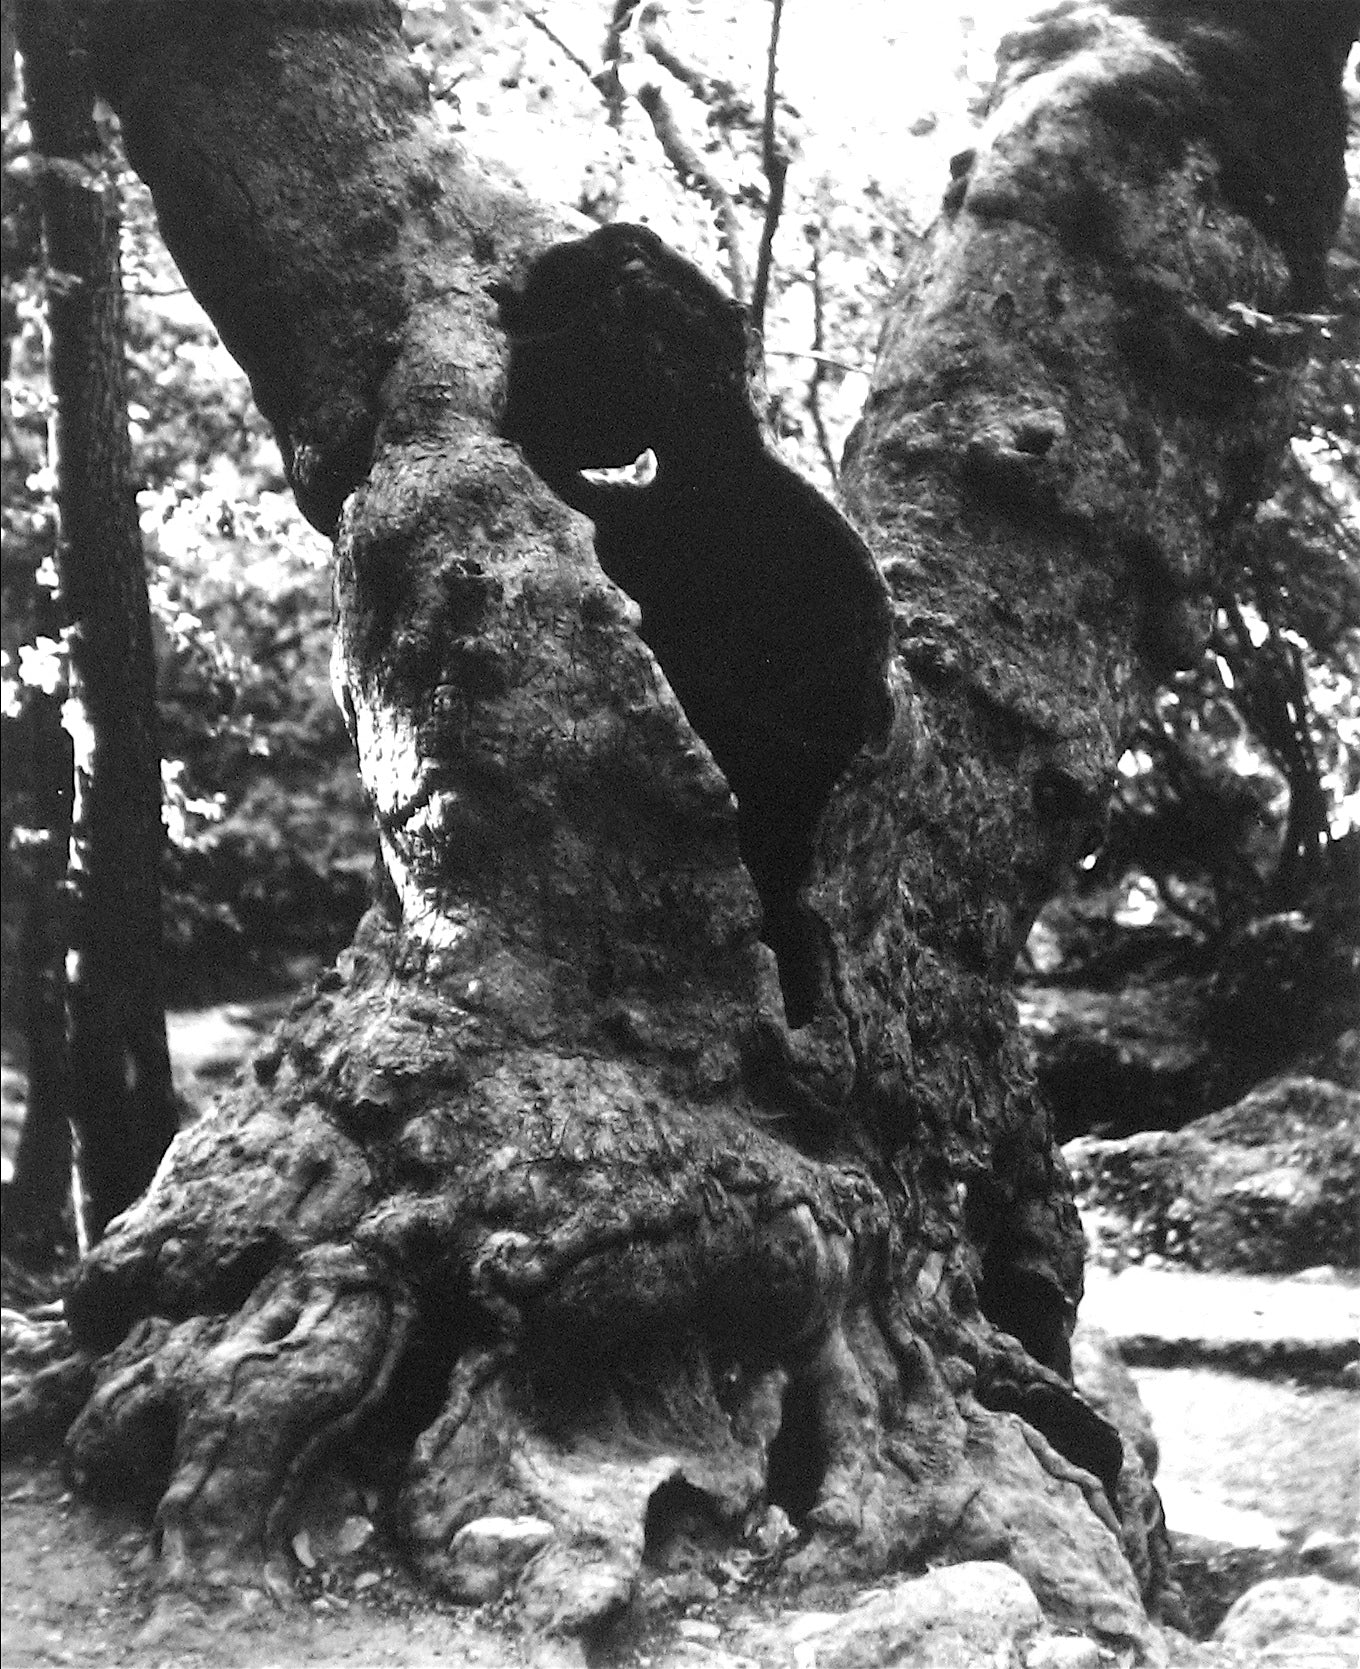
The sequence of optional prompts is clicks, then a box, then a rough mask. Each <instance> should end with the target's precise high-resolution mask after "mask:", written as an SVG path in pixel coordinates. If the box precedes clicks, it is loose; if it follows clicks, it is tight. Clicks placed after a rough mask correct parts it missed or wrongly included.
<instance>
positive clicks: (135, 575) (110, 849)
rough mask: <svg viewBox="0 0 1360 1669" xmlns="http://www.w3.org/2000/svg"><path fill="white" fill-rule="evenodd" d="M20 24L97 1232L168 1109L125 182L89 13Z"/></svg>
mask: <svg viewBox="0 0 1360 1669" xmlns="http://www.w3.org/2000/svg"><path fill="white" fill-rule="evenodd" d="M18 41H19V49H20V52H21V54H22V58H23V66H24V88H25V96H26V101H27V111H28V118H29V123H30V126H31V129H32V133H33V140H34V146H35V149H36V152H37V154H38V157H39V161H40V194H41V201H42V215H43V241H44V250H45V255H46V264H47V326H48V342H49V369H50V375H51V383H52V393H53V399H54V406H55V418H54V423H53V454H54V463H55V466H56V474H57V483H58V484H57V499H58V507H59V513H60V526H59V533H58V540H57V552H56V555H57V567H58V573H59V576H60V591H61V598H62V601H63V603H64V608H65V616H66V621H67V623H68V625H69V628H70V630H69V643H70V672H71V698H72V699H71V703H70V704H69V705H68V714H69V715H70V722H71V727H72V728H73V729H74V730H75V732H76V739H77V747H76V758H75V796H74V807H73V818H72V821H71V840H70V870H71V873H70V877H69V881H70V887H69V894H70V897H69V908H68V910H67V911H66V912H65V917H64V920H65V926H66V928H67V930H68V933H69V955H68V956H67V957H66V958H65V963H66V967H65V974H66V982H65V987H66V988H65V1010H66V1050H67V1058H66V1066H65V1083H66V1087H67V1090H68V1092H69V1102H68V1105H67V1108H66V1114H67V1116H68V1117H69V1120H70V1124H71V1127H72V1129H73V1130H74V1132H75V1136H76V1163H77V1175H78V1177H79V1180H80V1184H81V1196H82V1197H81V1200H80V1212H81V1218H82V1227H83V1230H84V1232H85V1234H86V1235H87V1237H89V1238H94V1237H96V1236H98V1235H99V1234H100V1233H101V1232H102V1231H103V1229H104V1227H105V1225H106V1224H107V1223H108V1222H109V1220H110V1219H111V1218H112V1217H113V1216H114V1215H115V1214H116V1213H118V1212H119V1211H121V1210H123V1208H124V1207H125V1206H127V1205H129V1204H131V1202H132V1201H133V1200H134V1199H136V1197H137V1196H138V1194H140V1193H141V1192H142V1190H143V1189H144V1188H145V1187H146V1185H147V1183H148V1182H149V1181H150V1180H151V1177H152V1174H153V1173H154V1171H155V1169H156V1166H157V1164H158V1163H159V1161H160V1158H161V1156H162V1154H163V1153H164V1152H165V1149H166V1147H167V1146H168V1145H169V1142H170V1139H171V1137H172V1136H173V1135H174V1132H175V1126H176V1117H175V1105H174V1097H173V1093H172V1085H171V1077H170V1058H169V1050H168V1048H167V1044H166V1032H165V1005H164V994H163V990H162V982H161V900H160V863H161V854H162V849H163V845H164V829H163V825H162V822H161V781H160V748H159V741H158V734H157V716H156V685H155V663H154V657H153V651H152V644H151V621H150V611H149V606H148V601H147V587H146V572H145V566H144V560H143V552H142V541H141V529H140V525H139V522H138V515H137V502H136V485H135V479H134V475H133V467H132V451H131V443H130V440H129V436H128V419H127V392H126V378H125V370H124V359H123V354H124V334H123V291H122V281H121V273H120V265H119V222H120V217H119V210H118V194H117V188H116V185H115V183H114V181H113V180H112V178H111V177H110V174H109V172H108V169H107V165H106V160H107V159H106V157H105V155H104V151H103V147H102V144H101V140H100V135H99V132H98V129H97V127H96V125H95V120H94V106H95V88H94V82H93V79H92V74H91V64H90V57H89V51H88V44H87V39H86V29H85V25H84V22H83V21H82V20H81V19H80V18H79V17H78V16H77V12H76V9H75V8H74V7H67V6H65V5H63V4H59V3H58V4H53V3H51V0H21V3H20V5H19V7H18ZM54 834H55V836H56V838H58V839H59V838H60V829H57V830H55V831H54ZM52 960H53V958H52V956H51V955H50V954H49V955H47V956H46V957H45V958H44V959H43V966H44V974H43V979H44V981H45V987H44V989H45V991H46V995H45V997H44V999H43V1001H42V1002H41V1003H39V1004H38V1005H37V1006H36V1009H35V1012H37V1013H40V1014H41V1016H42V1017H43V1024H44V1026H45V1027H46V1028H47V1030H50V1029H51V1028H50V1020H51V1009H52V1002H51V992H50V991H48V990H46V987H48V986H50V985H51V984H52V983H53V981H54V979H55V978H56V977H57V976H56V974H55V971H54V969H53V968H52V966H51V965H50V964H51V963H52ZM49 1145H50V1144H49ZM24 1174H25V1173H24V1172H23V1170H22V1169H21V1170H20V1172H19V1178H18V1180H19V1181H20V1182H22V1181H23V1180H24Z"/></svg>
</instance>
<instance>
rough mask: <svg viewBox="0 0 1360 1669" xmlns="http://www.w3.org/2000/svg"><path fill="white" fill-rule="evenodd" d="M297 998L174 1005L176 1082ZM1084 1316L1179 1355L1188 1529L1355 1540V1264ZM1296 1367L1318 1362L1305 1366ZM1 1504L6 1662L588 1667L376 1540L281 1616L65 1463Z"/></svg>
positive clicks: (241, 1047)
mask: <svg viewBox="0 0 1360 1669" xmlns="http://www.w3.org/2000/svg"><path fill="white" fill-rule="evenodd" d="M287 1001H288V998H287V997H286V996H283V995H269V996H266V997H263V998H260V997H256V998H252V999H249V1000H241V1001H238V1002H229V1003H225V1004H218V1005H216V1006H214V1007H212V1008H205V1009H200V1010H196V1011H193V1012H188V1013H180V1014H176V1015H173V1016H172V1017H171V1022H170V1034H171V1047H172V1053H173V1054H174V1058H175V1066H176V1076H177V1082H178V1083H179V1084H180V1086H181V1088H182V1089H184V1090H185V1091H186V1092H187V1093H188V1094H189V1096H190V1098H191V1099H192V1100H193V1101H195V1102H201V1101H202V1100H203V1099H205V1098H206V1096H207V1095H209V1094H210V1093H211V1092H212V1090H213V1088H214V1087H216V1086H219V1085H220V1084H221V1083H222V1082H223V1081H224V1080H225V1079H226V1078H228V1077H230V1076H231V1074H232V1073H233V1072H234V1071H235V1070H236V1067H237V1066H238V1065H239V1064H240V1062H241V1060H242V1058H243V1057H244V1056H245V1055H247V1054H248V1053H249V1052H250V1051H251V1049H252V1048H253V1047H254V1046H255V1044H256V1043H257V1042H258V1041H259V1039H260V1036H261V1033H262V1032H263V1031H265V1030H267V1029H268V1028H269V1027H271V1026H272V1025H273V1023H274V1021H275V1020H276V1019H277V1018H278V1016H279V1014H280V1013H281V1012H282V1010H283V1008H284V1007H286V1005H287ZM9 1041H10V1040H9V1039H8V1038H6V1039H5V1043H6V1045H8V1043H9ZM4 1080H5V1081H4V1103H5V1106H4V1113H5V1118H4V1150H5V1158H6V1161H8V1160H9V1158H10V1156H11V1155H12V1152H13V1137H14V1133H15V1129H16V1119H17V1113H18V1109H19V1108H20V1107H21V1105H22V1090H23V1077H22V1063H21V1062H17V1061H16V1060H15V1059H14V1058H13V1057H12V1055H11V1051H10V1049H9V1048H8V1047H6V1048H5V1050H4ZM1084 1315H1085V1316H1086V1318H1087V1319H1088V1320H1090V1321H1091V1322H1093V1323H1094V1324H1095V1325H1096V1326H1099V1327H1101V1328H1103V1329H1104V1330H1105V1331H1107V1332H1109V1333H1111V1334H1112V1335H1113V1336H1115V1337H1116V1338H1120V1339H1123V1340H1124V1341H1125V1343H1126V1348H1127V1349H1128V1351H1129V1354H1130V1355H1131V1357H1132V1359H1133V1360H1134V1361H1135V1362H1137V1361H1139V1360H1142V1361H1145V1362H1146V1361H1149V1360H1151V1361H1156V1362H1158V1363H1160V1364H1166V1363H1168V1362H1170V1363H1172V1364H1175V1365H1158V1366H1135V1368H1134V1373H1135V1377H1136V1379H1137V1380H1138V1383H1139V1388H1140V1390H1141V1393H1142V1396H1143V1399H1144V1402H1145V1404H1146V1406H1147V1408H1148V1411H1149V1413H1150V1415H1151V1417H1152V1421H1153V1425H1154V1428H1155V1430H1156V1433H1157V1437H1158V1440H1159V1442H1160V1444H1161V1451H1162V1462H1161V1470H1160V1473H1159V1475H1158V1480H1157V1481H1158V1486H1159V1488H1160V1489H1161V1491H1162V1495H1163V1500H1164V1503H1165V1506H1166V1511H1167V1519H1168V1523H1169V1525H1170V1527H1171V1530H1172V1532H1173V1535H1175V1536H1176V1537H1178V1538H1181V1537H1193V1538H1200V1539H1202V1541H1204V1542H1212V1543H1216V1544H1219V1545H1227V1546H1231V1547H1233V1548H1241V1549H1248V1550H1253V1556H1255V1555H1259V1556H1261V1557H1264V1558H1267V1559H1268V1558H1269V1557H1270V1556H1271V1555H1272V1554H1279V1555H1280V1556H1281V1557H1283V1558H1285V1559H1288V1558H1289V1557H1290V1555H1291V1553H1294V1552H1297V1550H1298V1548H1300V1547H1301V1545H1302V1543H1303V1541H1304V1540H1305V1538H1306V1537H1307V1536H1308V1535H1309V1534H1310V1533H1314V1532H1323V1533H1328V1532H1330V1533H1332V1534H1339V1535H1342V1536H1354V1535H1355V1534H1356V1530H1357V1491H1358V1490H1360V1422H1357V1419H1356V1397H1355V1392H1354V1390H1353V1389H1341V1388H1337V1387H1336V1386H1335V1385H1334V1384H1333V1385H1327V1384H1309V1383H1307V1382H1306V1381H1307V1378H1308V1375H1307V1372H1306V1367H1307V1363H1308V1360H1309V1355H1310V1351H1312V1350H1313V1349H1314V1348H1315V1347H1318V1346H1321V1347H1322V1348H1324V1349H1325V1347H1326V1345H1327V1343H1328V1341H1330V1340H1333V1339H1335V1338H1336V1337H1338V1336H1339V1337H1342V1338H1344V1337H1346V1336H1350V1337H1354V1336H1355V1334H1356V1332H1357V1330H1360V1284H1357V1279H1356V1278H1355V1277H1353V1276H1349V1277H1348V1276H1346V1275H1342V1274H1337V1273H1336V1272H1333V1271H1317V1272H1315V1273H1314V1274H1313V1275H1312V1277H1311V1278H1309V1277H1304V1278H1294V1279H1284V1280H1276V1279H1267V1278H1259V1277H1258V1278H1246V1277H1238V1276H1230V1275H1224V1276H1209V1275H1202V1274H1192V1273H1186V1272H1183V1271H1175V1270H1171V1269H1157V1270H1153V1269H1147V1268H1140V1267H1131V1268H1129V1269H1126V1270H1124V1271H1122V1272H1120V1273H1112V1272H1109V1271H1105V1270H1092V1271H1091V1282H1090V1289H1089V1297H1088V1302H1087V1305H1086V1307H1085V1310H1084ZM1272 1340H1274V1341H1288V1344H1287V1345H1286V1346H1285V1349H1284V1353H1283V1356H1279V1355H1278V1354H1277V1363H1276V1369H1277V1371H1276V1372H1275V1373H1274V1374H1273V1375H1272V1376H1264V1375H1262V1374H1259V1373H1253V1374H1250V1375H1247V1374H1242V1373H1237V1372H1232V1371H1224V1367H1223V1363H1224V1362H1225V1361H1228V1362H1233V1361H1234V1360H1235V1358H1234V1357H1233V1355H1232V1347H1233V1346H1234V1343H1236V1344H1237V1345H1239V1346H1245V1347H1251V1346H1253V1345H1257V1346H1259V1345H1260V1344H1261V1343H1262V1342H1263V1341H1265V1342H1266V1343H1269V1342H1270V1341H1272ZM1225 1341H1226V1343H1227V1345H1228V1347H1229V1348H1228V1350H1227V1353H1226V1355H1225V1352H1224V1346H1225ZM1248 1354H1250V1352H1249V1351H1248ZM1295 1367H1301V1368H1302V1369H1303V1370H1305V1371H1302V1372H1299V1373H1298V1374H1297V1375H1295V1374H1294V1368H1295ZM0 1506H2V1508H3V1512H2V1514H0V1554H2V1555H3V1588H2V1596H0V1603H2V1606H3V1633H2V1634H0V1646H2V1647H3V1655H4V1662H5V1665H6V1669H16V1666H19V1665H35V1666H36V1665H51V1664H70V1665H73V1666H76V1669H93V1666H94V1665H103V1664H129V1665H138V1666H145V1669H304V1666H308V1665H325V1664H335V1665H348V1666H364V1665H370V1664H371V1665H374V1666H383V1669H385V1666H387V1665H393V1666H412V1669H413V1666H416V1665H421V1666H426V1665H449V1666H456V1669H521V1666H529V1669H559V1666H560V1669H567V1666H568V1665H578V1666H579V1665H584V1664H585V1663H586V1661H587V1657H586V1655H585V1654H584V1653H583V1652H582V1649H581V1648H580V1647H579V1646H577V1645H574V1644H573V1645H561V1646H557V1645H551V1644H545V1643H544V1642H542V1641H536V1642H534V1643H533V1644H532V1645H527V1644H525V1643H523V1642H521V1641H519V1640H518V1639H517V1638H516V1637H515V1636H513V1635H511V1634H509V1633H507V1632H506V1630H505V1628H504V1627H503V1626H498V1618H497V1615H496V1613H495V1611H494V1609H491V1610H486V1609H484V1610H481V1611H469V1610H468V1609H467V1608H466V1607H453V1606H449V1607H442V1606H439V1605H437V1604H434V1603H432V1602H431V1601H430V1600H429V1598H428V1597H427V1596H424V1595H421V1594H419V1593H418V1592H417V1591H416V1590H415V1589H414V1587H413V1586H412V1584H411V1583H410V1581H409V1580H408V1579H407V1578H406V1576H405V1575H404V1573H403V1572H402V1570H401V1568H400V1566H399V1565H398V1564H397V1563H396V1562H395V1561H394V1560H392V1559H391V1558H388V1557H386V1556H385V1555H384V1551H383V1550H382V1548H381V1547H380V1546H379V1544H378V1543H377V1541H376V1540H375V1541H374V1542H373V1543H372V1544H371V1546H372V1552H371V1555H370V1556H369V1558H368V1559H367V1560H360V1561H359V1563H360V1564H363V1565H365V1567H366V1568H365V1569H364V1570H363V1571H362V1572H361V1573H360V1574H359V1575H358V1577H357V1579H356V1577H355V1576H354V1574H352V1573H351V1575H350V1576H349V1577H348V1578H347V1581H346V1584H345V1587H344V1589H340V1588H337V1587H335V1586H330V1587H328V1586H327V1584H326V1583H325V1582H323V1581H322V1580H321V1577H320V1574H319V1573H309V1575H308V1578H307V1579H306V1580H305V1581H304V1584H303V1586H304V1587H305V1589H306V1590H307V1591H306V1592H305V1594H303V1595H302V1596H301V1597H300V1598H299V1600H298V1602H297V1603H296V1604H294V1605H291V1606H289V1607H287V1608H285V1609H280V1608H278V1607H277V1606H276V1605H275V1604H274V1602H273V1601H272V1600H270V1599H267V1598H266V1597H265V1595H264V1593H263V1592H262V1591H260V1592H258V1593H256V1594H255V1595H254V1598H253V1600H252V1599H251V1596H250V1595H247V1596H245V1601H244V1603H243V1601H242V1599H241V1597H240V1596H237V1595H235V1594H233V1595H231V1596H230V1597H229V1598H228V1597H223V1599H222V1600H221V1601H220V1602H219V1603H215V1602H214V1601H212V1600H210V1599H204V1598H203V1597H202V1596H201V1595H196V1596H195V1597H194V1598H192V1599H191V1598H187V1597H184V1596H178V1595H173V1594H167V1593H165V1592H164V1591H163V1590H162V1589H160V1587H159V1586H158V1584H157V1581H156V1574H155V1566H154V1561H153V1555H152V1547H151V1541H150V1535H149V1528H148V1526H147V1524H146V1523H145V1521H143V1520H141V1519H138V1518H136V1517H134V1516H132V1515H131V1514H129V1513H127V1512H125V1511H121V1510H112V1509H108V1508H101V1507H98V1506H95V1505H92V1504H90V1503H88V1502H85V1501H81V1500H77V1499H76V1498H74V1497H73V1496H72V1495H71V1494H70V1493H69V1492H68V1491H67V1489H66V1487H65V1484H64V1482H63V1479H62V1475H61V1471H60V1468H59V1466H58V1465H57V1464H56V1463H55V1462H45V1463H32V1462H27V1461H25V1462H14V1463H9V1462H7V1463H6V1464H5V1466H4V1469H3V1477H2V1478H0ZM849 1598H850V1596H847V1599H849ZM767 1615H768V1613H767V1611H766V1610H764V1609H763V1608H762V1605H761V1602H760V1600H759V1598H758V1597H755V1596H750V1595H747V1594H738V1595H736V1596H730V1597H724V1598H722V1599H720V1600H718V1601H717V1602H714V1603H712V1604H704V1605H700V1606H692V1607H689V1608H688V1610H685V1611H680V1612H676V1613H675V1614H673V1615H671V1616H669V1617H668V1618H666V1619H665V1620H664V1622H661V1623H658V1624H657V1625H656V1626H655V1627H653V1628H652V1629H650V1630H648V1631H647V1632H645V1633H643V1634H639V1635H638V1636H637V1637H636V1638H634V1639H632V1640H631V1641H630V1642H629V1643H628V1644H627V1645H626V1646H625V1647H624V1648H623V1649H622V1650H621V1652H619V1653H616V1654H615V1655H614V1657H613V1659H612V1661H615V1662H618V1663H619V1664H621V1665H622V1666H625V1669H737V1666H739V1665H745V1666H747V1669H755V1665H756V1664H757V1663H762V1664H763V1661H764V1660H763V1656H760V1655H749V1654H748V1653H747V1652H745V1651H744V1650H743V1647H744V1645H745V1644H746V1642H745V1638H744V1637H745V1636H746V1635H747V1633H748V1631H749V1630H750V1629H751V1628H752V1627H753V1626H757V1625H759V1624H760V1623H761V1622H762V1621H763V1620H765V1619H766V1617H767ZM1187 1650H1189V1651H1190V1655H1188V1656H1185V1655H1180V1654H1178V1653H1176V1652H1173V1656H1172V1661H1173V1663H1181V1662H1184V1663H1186V1664H1187V1665H1188V1664H1191V1663H1193V1664H1197V1665H1198V1664H1200V1663H1205V1664H1212V1665H1218V1664H1220V1663H1221V1664H1223V1665H1227V1664H1229V1663H1236V1662H1237V1659H1236V1658H1235V1657H1231V1656H1226V1655H1225V1656H1222V1657H1220V1656H1219V1655H1218V1654H1217V1653H1214V1654H1213V1655H1211V1656H1210V1657H1202V1656H1201V1655H1199V1653H1200V1651H1201V1649H1200V1648H1194V1649H1190V1648H1188V1644H1187Z"/></svg>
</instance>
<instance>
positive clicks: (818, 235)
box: [807, 216, 840, 481]
mask: <svg viewBox="0 0 1360 1669" xmlns="http://www.w3.org/2000/svg"><path fill="white" fill-rule="evenodd" d="M823 229H824V227H823V222H822V219H821V217H820V216H818V219H817V221H816V224H815V225H814V226H812V227H809V229H808V241H809V242H810V243H811V245H812V349H813V351H812V353H811V354H810V355H809V358H811V360H812V362H813V363H812V375H811V376H810V377H809V378H808V385H807V402H808V411H809V412H810V413H811V414H812V428H813V433H814V434H815V435H816V436H817V445H818V447H819V449H820V450H821V454H822V457H823V458H825V460H826V467H827V468H828V469H829V470H830V471H831V479H832V480H833V481H835V480H836V479H837V478H838V476H839V475H840V466H839V465H838V463H837V462H836V454H835V451H834V449H833V448H832V445H831V437H830V436H829V435H828V434H827V432H826V420H825V419H824V418H823V416H822V378H823V377H824V376H825V374H826V365H827V360H826V356H825V354H824V353H823V352H822V350H823V348H824V347H825V346H826V296H825V293H824V292H823V290H822V232H823Z"/></svg>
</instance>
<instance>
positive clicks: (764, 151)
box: [751, 0, 789, 335]
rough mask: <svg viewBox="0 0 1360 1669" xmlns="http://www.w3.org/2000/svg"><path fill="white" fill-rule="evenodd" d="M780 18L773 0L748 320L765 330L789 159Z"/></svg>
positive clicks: (778, 1) (779, 2)
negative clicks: (784, 140)
mask: <svg viewBox="0 0 1360 1669" xmlns="http://www.w3.org/2000/svg"><path fill="white" fill-rule="evenodd" d="M783 20H784V0H773V6H772V10H771V13H770V47H769V52H768V54H767V56H766V61H765V64H766V67H765V115H764V118H763V120H762V123H761V130H760V160H761V166H762V167H763V168H764V170H765V178H766V180H767V181H768V182H769V186H770V195H769V198H768V200H767V201H766V204H765V220H764V224H763V225H762V226H761V229H760V250H759V253H758V254H757V256H756V279H755V284H754V286H753V287H752V290H751V319H752V322H753V323H754V325H755V327H756V329H757V330H758V331H760V332H761V334H762V335H763V334H764V331H765V300H766V297H767V296H768V294H769V290H770V266H771V263H772V261H773V259H774V235H775V232H776V231H777V230H778V228H779V217H780V215H781V214H782V213H783V211H784V182H785V180H786V179H787V177H788V172H789V159H788V158H787V157H786V156H785V155H784V154H783V153H782V151H781V150H780V149H779V144H778V136H777V135H776V133H775V120H774V119H775V105H776V97H775V83H776V78H777V75H778V70H779V29H780V25H781V24H782V22H783Z"/></svg>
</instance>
